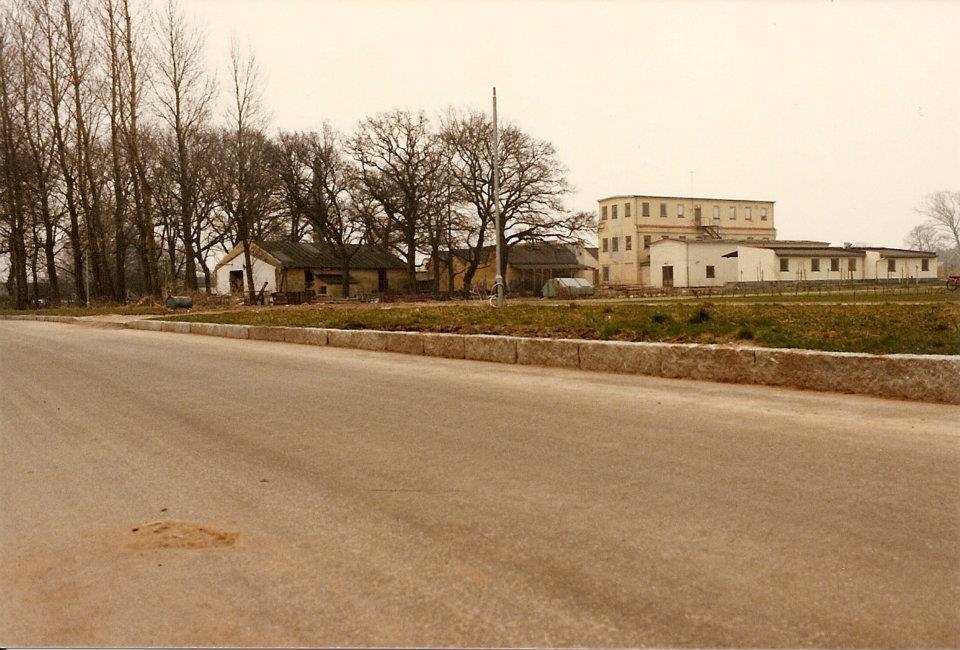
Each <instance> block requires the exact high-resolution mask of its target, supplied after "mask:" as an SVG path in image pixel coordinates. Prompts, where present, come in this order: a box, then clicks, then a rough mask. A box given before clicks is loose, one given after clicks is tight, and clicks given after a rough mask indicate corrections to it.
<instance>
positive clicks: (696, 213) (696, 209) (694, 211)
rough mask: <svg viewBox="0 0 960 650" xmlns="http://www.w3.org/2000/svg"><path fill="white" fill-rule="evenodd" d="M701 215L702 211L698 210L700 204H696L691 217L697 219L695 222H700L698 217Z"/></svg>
mask: <svg viewBox="0 0 960 650" xmlns="http://www.w3.org/2000/svg"><path fill="white" fill-rule="evenodd" d="M701 216H703V213H702V212H701V211H700V206H699V205H698V206H696V207H695V208H694V209H693V218H694V219H696V220H697V223H700V217H701Z"/></svg>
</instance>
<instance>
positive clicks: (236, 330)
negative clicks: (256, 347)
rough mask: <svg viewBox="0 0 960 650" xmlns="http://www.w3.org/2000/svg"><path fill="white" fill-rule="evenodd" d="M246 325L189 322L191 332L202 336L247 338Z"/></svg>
mask: <svg viewBox="0 0 960 650" xmlns="http://www.w3.org/2000/svg"><path fill="white" fill-rule="evenodd" d="M247 330H248V327H247V326H246V325H221V324H219V323H190V333H191V334H202V335H204V336H220V337H223V338H231V339H245V338H248V332H247Z"/></svg>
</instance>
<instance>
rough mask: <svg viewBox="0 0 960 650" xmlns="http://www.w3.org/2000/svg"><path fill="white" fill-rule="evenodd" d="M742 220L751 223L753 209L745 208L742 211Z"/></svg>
mask: <svg viewBox="0 0 960 650" xmlns="http://www.w3.org/2000/svg"><path fill="white" fill-rule="evenodd" d="M743 218H744V219H746V220H747V221H753V208H751V207H746V208H744V209H743Z"/></svg>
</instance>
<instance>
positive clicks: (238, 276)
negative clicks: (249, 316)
mask: <svg viewBox="0 0 960 650" xmlns="http://www.w3.org/2000/svg"><path fill="white" fill-rule="evenodd" d="M230 293H243V271H230Z"/></svg>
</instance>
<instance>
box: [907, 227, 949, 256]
mask: <svg viewBox="0 0 960 650" xmlns="http://www.w3.org/2000/svg"><path fill="white" fill-rule="evenodd" d="M946 243H947V238H946V237H945V236H944V235H943V233H941V232H940V231H939V230H937V229H936V228H935V227H934V226H933V225H932V224H930V223H920V224H917V225H916V226H914V227H913V228H912V229H911V230H910V233H909V234H908V235H907V238H906V239H905V240H904V244H905V245H906V246H907V248H912V249H915V250H921V251H936V250H939V249H941V248H943V246H944V245H945V244H946Z"/></svg>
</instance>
